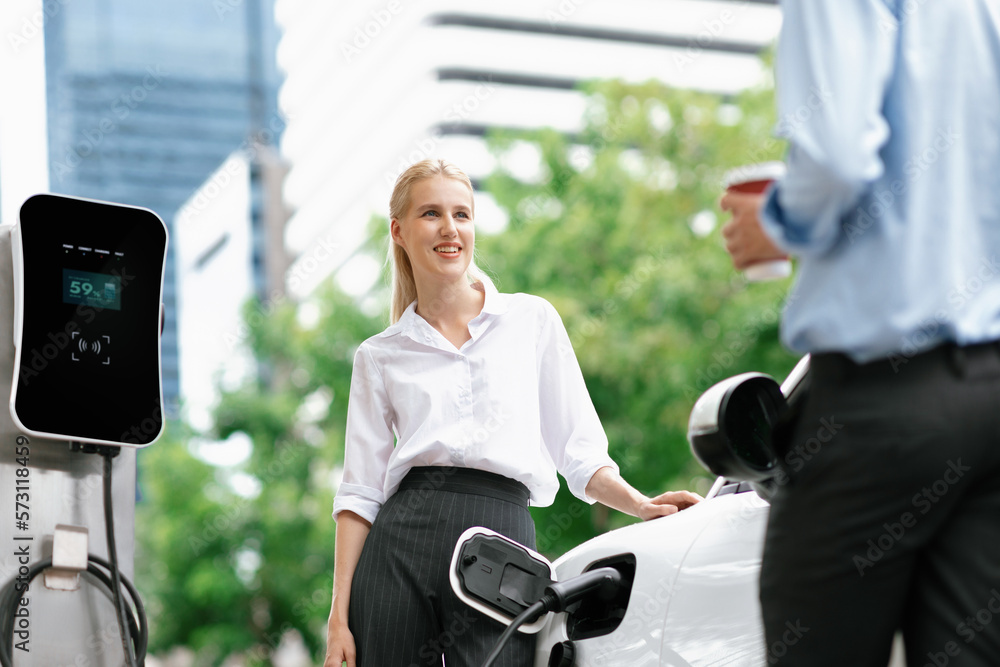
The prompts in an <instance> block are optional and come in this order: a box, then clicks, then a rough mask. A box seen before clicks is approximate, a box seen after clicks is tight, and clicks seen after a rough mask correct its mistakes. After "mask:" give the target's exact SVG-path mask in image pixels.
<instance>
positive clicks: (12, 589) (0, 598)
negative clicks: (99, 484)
mask: <svg viewBox="0 0 1000 667" xmlns="http://www.w3.org/2000/svg"><path fill="white" fill-rule="evenodd" d="M74 451H84V452H86V453H98V454H100V455H101V456H103V457H104V522H105V526H104V528H105V534H106V536H107V541H108V557H109V560H110V562H109V561H107V560H104V559H103V558H101V557H100V556H95V555H94V554H88V555H87V560H88V563H87V572H89V573H90V574H91V575H93V576H94V577H95V578H96V579H97V580H98V581H99V582H100V583H102V584H104V585H105V586H106V587H107V588H109V589H110V590H111V594H112V598H113V599H114V604H115V615H116V616H117V618H118V630H119V632H120V634H121V638H122V648H123V649H124V651H125V658H126V663H127V664H128V665H129V667H141V666H142V665H144V664H145V661H146V647H147V644H148V642H149V626H148V623H147V620H146V611H145V609H144V608H143V605H142V598H141V597H140V596H139V592H138V591H137V590H136V589H135V586H133V585H132V582H131V581H129V580H128V578H127V577H125V576H123V575H122V574H121V572H120V571H119V569H118V552H117V550H116V548H115V531H114V525H115V524H114V511H113V503H112V501H111V469H112V459H113V458H114V457H115V456H117V455H118V452H119V451H120V450H119V449H118V448H116V447H96V448H95V447H93V445H89V446H83V447H79V448H77V449H74ZM98 565H100V566H101V567H103V568H105V569H106V570H108V572H109V573H110V575H111V576H110V577H109V576H108V575H107V574H105V573H104V572H102V571H101V570H99V569H98V568H97V566H98ZM50 567H52V559H51V558H46V559H44V560H41V561H38V562H37V563H35V564H33V565H31V566H30V567H29V568H28V571H27V573H26V574H25V575H23V576H15V577H14V578H13V579H12V580H11V581H10V582H8V583H7V585H6V586H4V588H3V589H2V590H0V667H13V665H14V657H13V644H14V625H15V623H16V622H17V615H16V614H17V608H18V606H20V603H21V599H22V598H23V597H24V596H25V595H26V594H27V592H28V586H29V585H30V584H31V582H32V580H34V578H35V577H37V576H38V574H39V573H40V572H42V571H44V570H46V569H47V568H50ZM19 584H22V586H21V588H20V590H19ZM122 586H124V587H125V589H126V590H127V591H128V594H129V596H130V597H131V598H132V604H133V605H134V606H135V613H134V615H133V612H132V609H131V608H129V606H128V604H127V602H126V601H125V598H124V597H123V596H122V594H121V588H122ZM136 618H138V623H137V622H136ZM8 639H9V640H10V641H9V642H8Z"/></svg>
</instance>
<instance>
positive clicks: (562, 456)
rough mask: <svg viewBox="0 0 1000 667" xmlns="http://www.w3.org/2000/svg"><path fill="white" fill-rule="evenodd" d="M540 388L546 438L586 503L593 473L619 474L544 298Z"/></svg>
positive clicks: (560, 328) (565, 339)
mask: <svg viewBox="0 0 1000 667" xmlns="http://www.w3.org/2000/svg"><path fill="white" fill-rule="evenodd" d="M538 349H539V356H538V389H539V400H540V402H541V406H540V407H541V429H542V441H543V443H544V444H545V448H546V449H547V450H548V452H549V456H551V457H552V460H553V462H554V463H555V465H556V469H557V470H558V471H559V472H560V473H561V474H562V476H563V477H565V478H566V482H567V484H568V485H569V490H570V492H571V493H572V494H573V495H574V496H576V497H577V498H579V499H580V500H583V501H584V502H587V503H593V502H595V499H594V498H591V497H589V496H588V495H587V491H586V489H587V484H588V483H589V482H590V479H591V477H593V476H594V473H596V472H597V471H598V470H600V469H601V468H603V467H610V468H612V469H613V470H614V471H615V472H618V465H617V464H616V463H615V462H614V461H613V460H612V459H611V457H610V456H609V455H608V436H607V435H606V434H605V432H604V427H603V426H602V425H601V420H600V418H599V417H598V416H597V410H596V409H594V403H593V401H592V400H591V398H590V393H589V392H588V391H587V385H586V383H585V382H584V379H583V372H582V371H581V370H580V364H579V362H578V361H577V359H576V354H575V353H574V351H573V345H572V343H570V339H569V335H568V334H567V333H566V327H565V326H564V325H563V322H562V319H561V318H560V317H559V313H557V312H556V309H555V308H553V307H552V305H551V304H549V303H548V302H545V312H544V321H543V322H542V326H541V332H540V336H539V346H538Z"/></svg>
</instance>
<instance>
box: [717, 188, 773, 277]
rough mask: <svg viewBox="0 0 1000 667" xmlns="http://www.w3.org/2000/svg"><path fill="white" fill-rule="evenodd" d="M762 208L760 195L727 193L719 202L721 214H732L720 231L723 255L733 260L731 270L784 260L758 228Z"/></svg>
mask: <svg viewBox="0 0 1000 667" xmlns="http://www.w3.org/2000/svg"><path fill="white" fill-rule="evenodd" d="M763 204H764V195H758V194H747V193H745V192H727V193H726V194H725V195H723V196H722V199H721V200H719V206H720V207H721V208H722V210H723V211H731V212H732V214H733V217H732V219H730V221H729V222H727V223H726V224H725V225H724V226H723V228H722V237H723V238H724V239H725V240H726V252H728V253H729V255H730V256H731V257H732V258H733V266H735V267H736V269H737V270H738V271H743V270H745V269H746V268H747V267H748V266H750V265H752V264H758V263H760V262H767V261H770V260H774V259H786V258H787V255H785V253H783V252H782V251H781V250H780V249H779V248H778V247H777V246H776V245H774V242H772V241H771V238H770V237H769V236H768V235H767V234H765V233H764V230H763V228H761V226H760V207H761V206H762V205H763Z"/></svg>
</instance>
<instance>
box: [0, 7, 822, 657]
mask: <svg viewBox="0 0 1000 667" xmlns="http://www.w3.org/2000/svg"><path fill="white" fill-rule="evenodd" d="M4 5H5V6H4V9H2V10H0V19H2V26H0V30H2V34H3V44H0V51H2V53H0V90H3V91H4V98H3V100H2V102H0V211H2V218H0V222H6V223H10V222H13V220H14V219H15V218H16V212H17V209H18V207H19V206H20V203H21V202H22V201H23V199H24V198H26V196H27V195H29V194H31V193H32V192H34V191H38V190H44V189H48V190H50V191H52V192H57V193H64V194H70V195H77V196H83V197H89V198H94V199H102V200H110V201H116V202H122V203H126V204H132V205H139V206H145V207H148V208H150V209H152V210H153V211H155V212H156V213H157V214H159V215H160V216H161V217H162V218H163V219H164V221H165V222H166V223H167V224H168V226H169V228H170V234H171V245H170V255H169V258H168V268H167V273H166V283H165V296H166V302H167V321H166V328H165V332H164V336H163V372H164V376H163V387H164V392H165V396H166V400H167V403H168V406H169V410H170V413H171V425H170V429H169V431H168V434H167V436H166V437H165V438H164V439H163V440H161V441H160V442H158V443H157V444H155V445H153V446H152V447H150V448H149V449H146V450H143V451H141V452H140V453H139V456H138V464H137V465H138V469H139V470H138V487H139V488H138V500H137V503H136V516H137V521H136V557H135V567H136V572H137V577H136V578H137V581H136V583H137V586H138V588H139V590H140V592H141V593H142V594H143V596H144V598H145V600H146V604H147V606H148V608H149V617H150V620H151V625H152V635H151V640H150V641H151V646H150V650H151V653H153V654H154V655H155V656H156V657H155V659H154V658H151V659H150V661H149V662H148V664H151V665H153V664H155V665H169V666H170V667H188V666H191V665H198V666H201V665H226V666H227V667H236V666H242V665H246V666H256V665H277V666H279V667H298V666H303V665H312V664H321V662H322V655H323V647H324V641H325V625H326V617H327V615H328V613H329V605H330V592H331V587H332V571H333V552H334V544H333V542H334V528H335V524H334V522H333V521H332V519H331V517H330V512H331V509H332V499H333V495H334V494H335V492H336V489H337V485H338V483H339V481H340V474H341V464H342V460H343V432H344V420H345V416H346V408H347V403H346V401H347V395H348V388H349V385H350V378H351V363H352V359H353V354H354V351H355V350H356V348H357V346H358V344H359V343H360V342H361V341H362V340H364V339H365V338H367V337H368V336H370V335H373V334H375V333H377V332H378V331H380V330H381V329H383V328H384V327H385V326H386V325H387V324H388V311H387V308H388V294H387V287H386V280H385V277H386V266H385V256H386V250H387V247H388V237H387V229H388V221H387V220H386V218H385V215H386V209H387V207H388V197H389V193H390V191H391V188H392V184H393V182H394V180H395V178H396V176H397V174H399V173H400V172H401V171H402V170H403V169H404V168H405V167H406V166H408V165H409V164H411V163H413V162H415V161H418V160H421V159H424V158H428V157H444V158H447V159H449V160H451V161H452V162H454V163H456V164H457V165H459V166H460V167H462V168H463V169H464V170H465V171H466V172H467V173H469V175H470V176H471V177H472V179H473V182H474V185H475V187H476V223H477V231H478V238H477V246H478V247H477V253H478V255H479V257H480V264H481V265H482V266H483V267H484V268H486V269H487V270H488V272H489V273H490V274H491V275H492V276H493V277H494V280H495V282H496V283H497V285H498V287H499V288H500V290H501V291H505V292H519V291H524V292H531V293H534V294H539V295H541V296H544V297H545V298H547V299H549V300H550V301H551V302H552V303H553V304H554V305H555V306H556V308H557V309H558V311H559V312H560V314H561V315H562V317H563V320H564V322H565V324H566V327H567V330H568V331H569V333H570V336H571V339H572V342H573V345H574V348H575V350H576V353H577V356H578V358H579V360H580V363H581V366H582V367H583V371H584V375H585V377H586V380H587V384H588V387H589V389H590V392H591V395H592V397H593V400H594V403H595V405H596V407H597V409H598V412H599V414H600V415H601V418H602V420H603V422H604V425H605V428H606V430H607V431H608V435H609V438H610V440H611V452H612V456H613V457H614V458H615V459H616V460H617V461H618V462H619V463H620V464H621V467H622V473H623V475H624V476H625V478H626V479H628V480H629V481H630V482H632V484H633V485H635V486H636V487H638V488H639V489H640V490H642V491H644V492H646V493H649V494H653V493H658V492H660V491H663V490H667V489H675V488H690V489H693V490H696V491H700V492H704V491H706V490H707V488H708V485H709V484H710V482H711V480H710V479H709V478H708V477H707V476H706V473H704V472H703V471H702V470H701V469H700V468H699V467H698V466H697V464H696V463H695V462H694V461H693V459H692V457H691V455H690V452H689V449H688V446H687V443H686V439H685V432H686V426H687V418H688V414H689V412H690V409H691V407H692V405H693V403H694V401H695V400H696V399H697V397H698V396H699V395H700V394H701V392H702V391H704V390H705V389H707V388H708V387H709V386H711V385H712V384H714V383H715V382H716V381H718V380H721V379H723V378H725V377H728V376H731V375H734V374H737V373H740V372H744V371H748V370H758V371H764V372H768V373H771V374H773V375H775V376H776V377H779V378H780V377H783V376H784V375H785V373H787V371H788V370H789V369H790V368H791V366H792V365H793V363H794V361H795V358H794V357H792V356H791V355H789V354H788V353H787V352H785V351H783V349H782V348H781V346H780V345H779V343H778V342H777V327H778V320H779V316H780V312H781V308H782V304H783V301H784V299H785V297H786V292H787V288H788V284H787V282H786V281H778V282H772V283H762V284H748V283H747V282H746V280H745V279H744V278H743V277H742V276H741V275H739V274H738V273H736V272H735V271H733V269H732V267H731V265H730V263H729V259H728V256H727V255H726V253H725V251H724V250H723V248H722V244H721V241H720V238H719V234H718V230H717V225H718V224H719V222H720V221H721V214H720V212H719V211H718V209H717V205H716V202H717V200H718V197H719V196H720V194H721V191H722V179H723V174H724V173H725V172H726V171H727V170H728V169H730V168H732V167H734V166H738V165H742V164H746V163H751V162H760V161H765V160H771V159H780V158H781V156H782V155H783V150H784V148H783V146H782V145H781V143H780V142H779V141H778V140H776V139H774V138H773V136H772V130H773V127H774V125H775V123H776V121H777V119H776V118H775V116H774V107H773V80H772V76H771V68H770V60H769V57H768V52H769V49H770V47H771V46H772V45H773V43H774V40H775V38H776V36H777V33H778V30H779V28H780V23H781V17H780V13H779V10H778V7H777V2H776V1H770V0H753V1H750V0H718V1H714V0H550V1H547V0H534V1H527V0H508V1H506V2H502V3H501V2H499V1H496V0H494V1H482V2H475V3H462V2H457V1H446V0H411V1H407V0H370V1H369V0H365V1H358V2H350V3H348V2H331V1H329V0H174V1H173V2H169V3H166V2H135V1H134V0H45V1H44V2H38V1H37V0H32V1H29V0H11V2H10V3H8V2H7V0H5V3H4ZM804 111H808V110H804ZM784 120H787V121H788V122H795V119H794V118H793V119H784ZM32 188H34V189H33V190H32ZM533 514H534V516H535V520H536V525H537V532H538V544H539V550H540V551H542V552H543V553H545V554H546V555H547V556H549V557H550V558H553V559H554V558H556V557H558V556H559V555H561V554H562V553H564V552H565V551H567V550H568V549H570V548H572V547H573V546H575V545H576V544H579V543H580V542H582V541H584V540H586V539H588V538H589V537H591V536H593V535H596V534H597V533H600V532H604V531H607V530H610V529H613V528H615V527H618V526H621V525H624V524H625V523H628V522H629V521H631V520H632V519H631V518H630V517H626V516H623V515H620V514H616V513H614V512H608V511H606V510H603V509H602V508H600V507H591V506H588V505H585V504H583V503H581V502H580V501H578V500H576V499H575V498H573V497H572V496H571V495H570V494H569V493H568V492H567V491H566V490H565V488H564V489H563V491H561V493H560V495H559V497H558V498H557V500H556V503H555V504H554V505H553V506H552V507H549V508H535V509H533Z"/></svg>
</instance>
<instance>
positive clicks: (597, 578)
mask: <svg viewBox="0 0 1000 667" xmlns="http://www.w3.org/2000/svg"><path fill="white" fill-rule="evenodd" d="M621 582H622V575H621V572H619V571H618V570H616V569H615V568H613V567H602V568H599V569H597V570H591V571H590V572H584V573H583V574H580V575H577V576H575V577H573V578H572V579H567V580H566V581H557V582H554V583H552V584H550V585H549V586H546V587H545V593H544V594H543V595H542V597H541V599H540V600H539V601H538V602H536V603H534V604H533V605H531V606H530V607H528V608H527V609H525V610H524V611H522V612H521V613H520V614H518V615H517V616H516V617H515V618H514V620H512V621H511V622H510V625H508V626H507V629H506V630H504V632H503V634H502V635H500V639H498V640H497V643H496V645H495V646H494V647H493V650H492V651H491V652H490V654H489V655H488V656H487V657H486V662H484V663H483V667H492V665H493V663H494V662H496V659H497V658H498V657H500V653H501V651H503V648H504V646H506V645H507V642H508V641H510V638H511V637H513V636H514V633H515V632H517V629H518V628H519V627H521V626H522V625H524V624H525V623H531V622H533V621H535V620H537V619H538V618H540V617H541V616H542V615H543V614H549V613H557V612H560V611H565V610H566V608H567V607H568V606H569V605H571V604H573V603H574V602H576V601H577V600H580V599H581V598H584V597H586V596H588V595H591V594H595V595H597V596H598V597H599V598H600V599H602V600H610V599H611V598H613V597H614V596H615V594H616V593H617V592H618V588H619V587H620V586H621Z"/></svg>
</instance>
